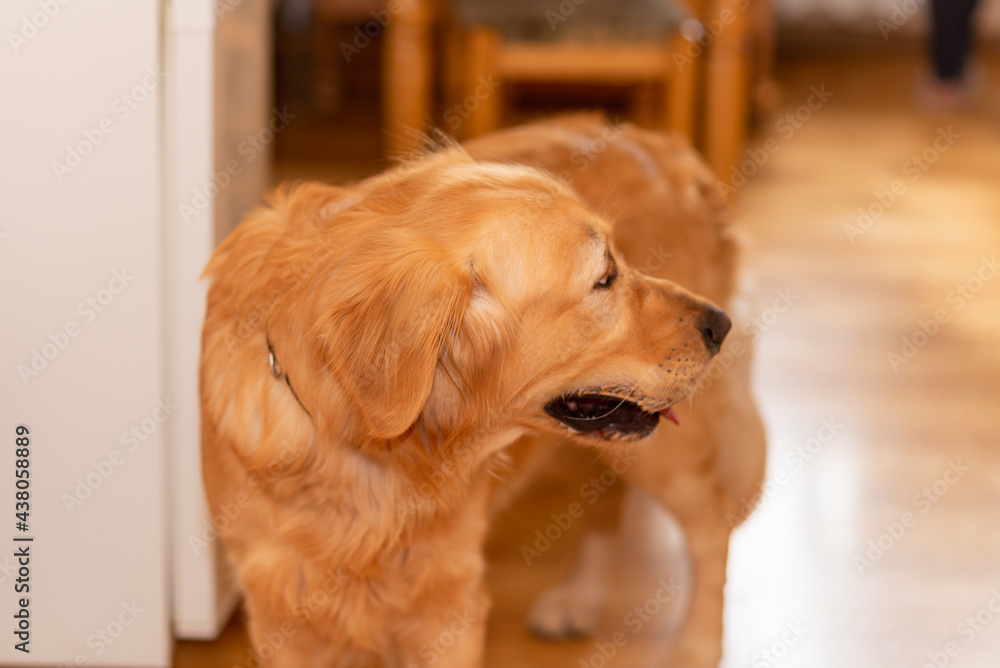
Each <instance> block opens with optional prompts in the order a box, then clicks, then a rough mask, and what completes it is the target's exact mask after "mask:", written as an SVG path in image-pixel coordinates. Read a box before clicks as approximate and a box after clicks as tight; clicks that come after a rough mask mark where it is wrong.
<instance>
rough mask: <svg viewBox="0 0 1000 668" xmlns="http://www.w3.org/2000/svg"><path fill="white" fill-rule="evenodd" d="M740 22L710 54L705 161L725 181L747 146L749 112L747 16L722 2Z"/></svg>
mask: <svg viewBox="0 0 1000 668" xmlns="http://www.w3.org/2000/svg"><path fill="white" fill-rule="evenodd" d="M717 5H718V6H719V8H720V11H721V10H723V9H729V10H730V11H732V12H733V14H734V15H735V16H736V21H734V22H733V23H732V24H730V26H729V28H728V29H727V30H725V31H723V32H722V33H721V34H720V35H719V37H718V39H716V41H715V43H714V44H713V45H712V48H711V50H710V51H709V54H708V64H707V68H708V72H707V77H706V79H707V90H706V100H705V119H706V128H705V157H706V158H707V159H708V163H709V165H710V166H711V167H712V169H713V170H714V171H715V174H716V176H718V177H719V178H721V179H723V180H725V179H726V178H727V177H728V176H729V173H730V171H731V169H732V167H733V165H735V164H736V163H737V162H738V161H739V157H740V153H741V152H742V151H743V147H744V144H745V142H746V134H747V111H748V85H749V81H748V76H749V66H748V63H747V49H746V43H747V16H746V11H745V10H741V9H739V8H738V6H737V5H738V3H736V2H733V0H720V1H719V2H718V3H717Z"/></svg>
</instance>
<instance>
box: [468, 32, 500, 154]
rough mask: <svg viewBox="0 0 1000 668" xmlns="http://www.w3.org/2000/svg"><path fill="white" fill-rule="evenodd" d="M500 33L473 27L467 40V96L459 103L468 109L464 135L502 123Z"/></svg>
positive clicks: (480, 132)
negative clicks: (498, 60) (499, 63)
mask: <svg viewBox="0 0 1000 668" xmlns="http://www.w3.org/2000/svg"><path fill="white" fill-rule="evenodd" d="M499 48H500V37H499V35H497V33H496V31H495V30H490V29H488V28H473V29H472V30H470V31H469V32H468V36H467V41H466V55H467V58H466V71H465V85H464V87H463V88H464V92H465V99H463V100H461V101H460V103H459V104H461V105H462V108H463V110H467V112H468V118H466V119H465V122H464V123H463V124H462V132H461V135H462V136H463V137H465V138H469V137H475V136H476V135H481V134H484V133H487V132H490V131H491V130H495V129H496V128H497V127H498V126H499V125H500V100H501V92H500V90H499V88H498V87H497V84H498V83H502V82H498V81H497V77H496V61H497V52H498V50H499Z"/></svg>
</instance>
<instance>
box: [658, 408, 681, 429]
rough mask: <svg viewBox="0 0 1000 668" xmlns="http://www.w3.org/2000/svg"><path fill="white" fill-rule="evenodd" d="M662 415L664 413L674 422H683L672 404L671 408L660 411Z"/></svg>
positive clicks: (664, 415)
mask: <svg viewBox="0 0 1000 668" xmlns="http://www.w3.org/2000/svg"><path fill="white" fill-rule="evenodd" d="M660 415H662V416H663V417H665V418H667V419H668V420H670V421H671V422H673V423H674V424H678V425H679V424H680V423H681V421H680V419H679V418H678V417H677V413H675V412H674V409H673V407H672V406H671V407H670V408H668V409H666V410H664V411H660Z"/></svg>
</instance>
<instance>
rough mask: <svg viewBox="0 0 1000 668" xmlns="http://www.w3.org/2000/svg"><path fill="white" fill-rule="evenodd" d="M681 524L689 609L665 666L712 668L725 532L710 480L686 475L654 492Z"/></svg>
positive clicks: (718, 636)
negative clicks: (687, 558) (687, 566)
mask: <svg viewBox="0 0 1000 668" xmlns="http://www.w3.org/2000/svg"><path fill="white" fill-rule="evenodd" d="M658 496H659V497H660V499H661V501H663V503H664V505H666V506H667V508H669V509H670V511H671V512H672V513H673V514H674V515H675V516H676V517H677V519H678V520H679V521H680V524H681V526H682V528H683V529H684V533H685V536H686V538H687V545H688V551H689V553H690V556H691V567H692V569H691V570H692V573H691V575H692V583H691V598H690V601H691V603H690V608H689V609H688V613H687V616H686V618H685V621H684V622H683V625H682V626H681V629H680V631H679V632H678V634H677V637H676V638H675V640H674V645H673V647H672V650H671V652H670V654H669V655H668V656H669V659H668V661H667V663H666V666H667V668H716V667H717V666H718V665H719V661H720V660H721V659H722V614H723V588H724V587H725V584H726V559H727V557H728V553H729V536H730V533H731V531H730V528H729V526H728V525H727V524H726V520H725V512H724V509H723V504H722V497H721V491H720V490H719V487H718V485H717V483H716V482H715V480H714V477H713V476H708V475H704V476H701V475H697V474H685V475H680V476H677V478H675V479H674V480H671V481H670V483H669V484H667V485H666V486H665V487H664V488H661V489H660V490H659V494H658Z"/></svg>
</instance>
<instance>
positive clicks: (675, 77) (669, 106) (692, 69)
mask: <svg viewBox="0 0 1000 668" xmlns="http://www.w3.org/2000/svg"><path fill="white" fill-rule="evenodd" d="M687 46H688V41H687V40H686V39H684V37H682V36H681V35H675V36H674V37H673V39H671V40H670V44H669V46H668V49H669V56H670V57H669V58H667V65H666V67H667V72H666V73H665V85H664V89H665V92H666V96H665V98H666V99H665V104H664V113H665V118H664V127H665V129H667V130H669V131H670V132H676V133H677V134H680V135H682V136H684V137H686V138H687V139H688V141H693V140H694V110H695V100H696V95H695V92H696V87H697V83H698V74H697V67H698V64H697V62H686V64H684V65H678V63H682V62H685V59H675V58H674V57H673V56H674V54H683V53H684V50H685V49H686V48H687ZM686 60H688V61H689V60H690V59H689V58H688V59H686Z"/></svg>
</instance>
